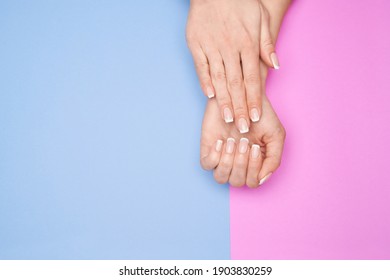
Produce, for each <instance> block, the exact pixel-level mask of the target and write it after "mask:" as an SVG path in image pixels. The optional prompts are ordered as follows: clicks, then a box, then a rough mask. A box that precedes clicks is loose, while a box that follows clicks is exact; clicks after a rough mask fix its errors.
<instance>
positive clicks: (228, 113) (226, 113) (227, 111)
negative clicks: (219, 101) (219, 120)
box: [223, 108, 233, 123]
mask: <svg viewBox="0 0 390 280" xmlns="http://www.w3.org/2000/svg"><path fill="white" fill-rule="evenodd" d="M223 116H224V118H225V122H226V123H231V122H233V114H232V111H231V110H230V109H229V108H225V109H223Z"/></svg>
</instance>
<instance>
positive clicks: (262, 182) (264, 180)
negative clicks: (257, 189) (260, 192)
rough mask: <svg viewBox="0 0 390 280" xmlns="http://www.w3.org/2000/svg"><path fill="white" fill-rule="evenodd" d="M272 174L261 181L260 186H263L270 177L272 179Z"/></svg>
mask: <svg viewBox="0 0 390 280" xmlns="http://www.w3.org/2000/svg"><path fill="white" fill-rule="evenodd" d="M271 175H272V173H270V174H268V175H266V176H265V177H264V178H263V179H261V180H260V183H259V186H261V185H262V184H264V183H265V182H266V181H267V180H268V179H269V177H271Z"/></svg>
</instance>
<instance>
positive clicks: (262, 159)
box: [200, 66, 286, 188]
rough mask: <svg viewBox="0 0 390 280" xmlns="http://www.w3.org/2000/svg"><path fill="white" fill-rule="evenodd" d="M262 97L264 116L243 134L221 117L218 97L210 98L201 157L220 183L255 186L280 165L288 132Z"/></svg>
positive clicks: (269, 104) (205, 119)
mask: <svg viewBox="0 0 390 280" xmlns="http://www.w3.org/2000/svg"><path fill="white" fill-rule="evenodd" d="M263 67H264V66H263ZM264 68H265V67H264ZM263 71H264V72H266V71H267V70H266V69H263ZM262 98H263V100H262V101H263V102H262V106H263V108H262V109H263V117H262V119H261V121H260V122H256V123H254V124H252V126H251V129H250V131H249V132H248V133H246V134H245V135H244V136H243V135H242V134H240V133H239V131H237V129H236V128H235V127H234V126H233V125H232V124H226V123H225V122H224V121H223V120H222V119H221V118H220V117H219V109H218V105H217V102H216V100H214V99H211V100H209V101H208V103H207V107H206V110H205V114H204V119H203V125H202V137H201V155H200V157H201V165H202V167H203V168H204V169H206V170H214V178H215V180H216V181H217V182H218V183H220V184H224V183H227V182H229V183H230V184H231V185H232V186H236V187H241V186H243V185H247V186H248V187H252V188H255V187H257V186H259V184H260V183H264V182H265V181H266V180H267V179H269V177H270V176H271V174H272V173H273V172H274V171H275V170H276V169H277V168H278V167H279V165H280V163H281V158H282V153H283V146H284V140H285V136H286V132H285V129H284V127H283V125H282V124H281V122H280V121H279V118H278V116H277V115H276V113H275V111H274V109H273V108H272V106H271V103H270V102H269V100H268V98H267V97H266V95H263V97H262ZM231 139H234V142H233V141H232V140H231Z"/></svg>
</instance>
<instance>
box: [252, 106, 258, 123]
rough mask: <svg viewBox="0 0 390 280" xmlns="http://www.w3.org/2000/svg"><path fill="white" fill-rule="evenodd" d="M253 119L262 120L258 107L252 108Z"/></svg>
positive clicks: (254, 120)
mask: <svg viewBox="0 0 390 280" xmlns="http://www.w3.org/2000/svg"><path fill="white" fill-rule="evenodd" d="M251 120H252V122H258V121H259V120H260V115H259V110H257V109H256V108H253V109H251Z"/></svg>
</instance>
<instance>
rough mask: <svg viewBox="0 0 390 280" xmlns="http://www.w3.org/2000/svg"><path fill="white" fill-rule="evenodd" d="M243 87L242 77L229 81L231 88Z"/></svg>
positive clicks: (232, 78)
mask: <svg viewBox="0 0 390 280" xmlns="http://www.w3.org/2000/svg"><path fill="white" fill-rule="evenodd" d="M241 86H242V78H241V77H238V76H236V77H231V78H230V79H229V87H230V88H240V87H241Z"/></svg>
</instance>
